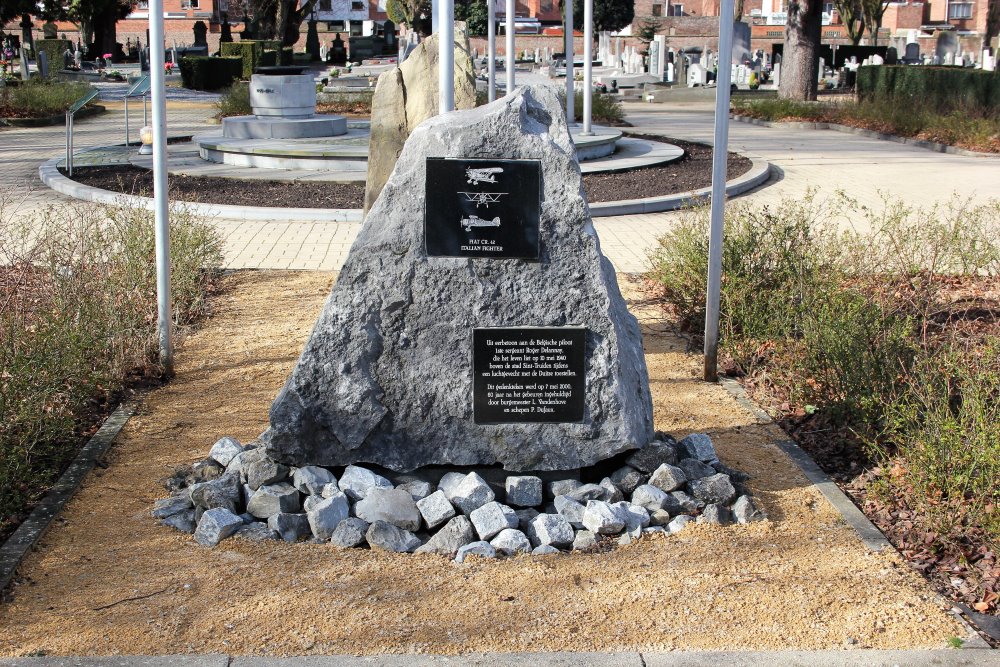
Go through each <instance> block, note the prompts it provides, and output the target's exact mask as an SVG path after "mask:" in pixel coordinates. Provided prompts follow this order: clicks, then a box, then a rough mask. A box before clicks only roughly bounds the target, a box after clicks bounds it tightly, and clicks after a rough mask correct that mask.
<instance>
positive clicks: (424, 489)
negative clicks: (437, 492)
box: [396, 479, 434, 502]
mask: <svg viewBox="0 0 1000 667" xmlns="http://www.w3.org/2000/svg"><path fill="white" fill-rule="evenodd" d="M396 488H397V489H402V490H403V491H406V492H407V493H408V494H410V497H411V498H413V501H414V502H416V501H418V500H423V499H424V498H426V497H427V496H429V495H431V494H432V493H434V485H433V484H431V483H430V482H425V481H424V480H422V479H415V480H413V481H412V482H405V483H403V484H400V485H399V486H397V487H396Z"/></svg>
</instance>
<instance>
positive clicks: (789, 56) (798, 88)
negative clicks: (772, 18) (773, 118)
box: [778, 0, 823, 101]
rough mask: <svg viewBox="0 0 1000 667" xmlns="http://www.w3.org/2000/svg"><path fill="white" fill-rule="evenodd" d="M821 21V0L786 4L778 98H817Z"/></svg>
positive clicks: (795, 1) (802, 0)
mask: <svg viewBox="0 0 1000 667" xmlns="http://www.w3.org/2000/svg"><path fill="white" fill-rule="evenodd" d="M822 22H823V3H822V1H821V0H792V1H791V2H789V3H788V23H786V24H785V50H784V55H783V56H782V58H781V82H780V83H779V84H778V97H781V98H782V99H788V100H801V101H805V100H815V99H816V85H817V82H818V80H819V75H818V73H817V68H818V66H819V60H818V58H819V55H818V53H819V39H820V29H821V28H822Z"/></svg>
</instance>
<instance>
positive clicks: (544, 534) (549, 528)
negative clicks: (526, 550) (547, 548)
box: [531, 514, 575, 547]
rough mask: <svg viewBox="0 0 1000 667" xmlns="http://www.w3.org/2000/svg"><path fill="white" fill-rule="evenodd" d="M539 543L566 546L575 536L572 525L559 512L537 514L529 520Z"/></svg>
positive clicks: (571, 542)
mask: <svg viewBox="0 0 1000 667" xmlns="http://www.w3.org/2000/svg"><path fill="white" fill-rule="evenodd" d="M531 529H532V531H533V532H534V535H535V537H536V539H537V540H538V543H539V544H549V545H552V546H554V547H568V546H569V545H571V544H573V539H574V537H575V535H574V533H573V526H571V525H570V523H569V521H567V520H566V519H565V517H563V516H562V515H559V514H539V515H538V516H536V517H535V518H534V520H533V521H532V522H531Z"/></svg>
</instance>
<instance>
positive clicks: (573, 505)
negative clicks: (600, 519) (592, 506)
mask: <svg viewBox="0 0 1000 667" xmlns="http://www.w3.org/2000/svg"><path fill="white" fill-rule="evenodd" d="M553 503H554V504H555V506H556V511H557V512H559V514H560V515H561V516H562V517H563V518H565V519H566V520H567V521H569V522H570V524H571V525H572V526H573V527H574V528H577V529H579V528H583V513H584V511H585V510H586V508H585V507H584V506H583V503H580V502H577V501H575V500H573V499H572V498H570V497H569V496H556V499H555V500H554V501H553Z"/></svg>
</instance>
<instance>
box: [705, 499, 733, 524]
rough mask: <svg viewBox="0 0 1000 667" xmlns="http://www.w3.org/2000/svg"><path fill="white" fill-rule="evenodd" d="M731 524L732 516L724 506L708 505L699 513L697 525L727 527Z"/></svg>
mask: <svg viewBox="0 0 1000 667" xmlns="http://www.w3.org/2000/svg"><path fill="white" fill-rule="evenodd" d="M732 522H733V515H732V513H731V512H730V511H729V508H728V507H726V506H725V505H719V504H716V503H709V504H708V505H705V509H703V510H702V511H701V516H699V517H698V523H710V524H714V525H717V526H728V525H729V524H731V523H732Z"/></svg>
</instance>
